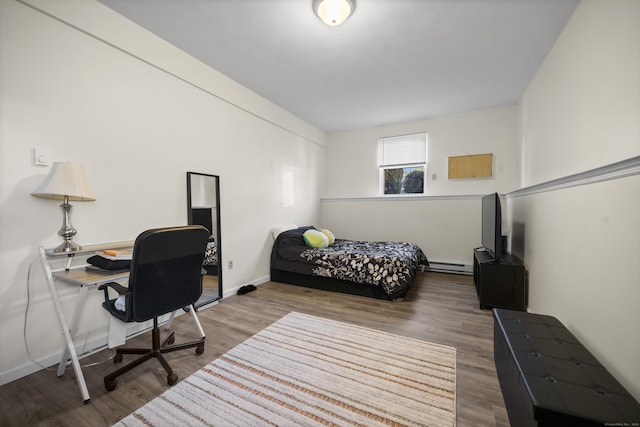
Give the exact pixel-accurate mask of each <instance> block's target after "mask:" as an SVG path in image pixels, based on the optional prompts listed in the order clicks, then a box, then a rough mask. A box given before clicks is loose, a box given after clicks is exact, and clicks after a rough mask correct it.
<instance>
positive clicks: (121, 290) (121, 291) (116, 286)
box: [98, 282, 129, 295]
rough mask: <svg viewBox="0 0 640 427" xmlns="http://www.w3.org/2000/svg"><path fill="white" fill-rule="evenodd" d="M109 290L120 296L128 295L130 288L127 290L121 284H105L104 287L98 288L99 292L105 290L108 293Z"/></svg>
mask: <svg viewBox="0 0 640 427" xmlns="http://www.w3.org/2000/svg"><path fill="white" fill-rule="evenodd" d="M108 288H111V289H113V290H115V291H116V292H117V293H118V295H126V294H128V293H129V288H127V287H126V286H122V285H121V284H120V283H116V282H109V283H103V284H102V285H100V286H98V290H99V291H102V290H104V291H105V292H107V290H108Z"/></svg>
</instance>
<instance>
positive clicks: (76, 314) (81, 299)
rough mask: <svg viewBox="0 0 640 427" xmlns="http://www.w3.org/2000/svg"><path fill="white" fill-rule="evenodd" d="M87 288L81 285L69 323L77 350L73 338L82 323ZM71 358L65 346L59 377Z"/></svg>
mask: <svg viewBox="0 0 640 427" xmlns="http://www.w3.org/2000/svg"><path fill="white" fill-rule="evenodd" d="M87 290H88V288H87V287H86V286H80V291H79V292H80V294H79V295H78V297H77V298H76V307H75V309H74V311H73V317H72V318H71V324H70V325H69V334H70V335H71V338H72V344H73V347H74V352H75V343H73V338H74V337H75V336H76V332H77V331H78V324H79V323H80V314H81V313H82V307H84V303H85V302H86V300H87ZM68 360H69V349H68V348H66V347H65V349H64V351H63V352H62V358H61V359H60V364H59V365H58V377H61V376H63V375H64V371H65V369H66V367H67V361H68Z"/></svg>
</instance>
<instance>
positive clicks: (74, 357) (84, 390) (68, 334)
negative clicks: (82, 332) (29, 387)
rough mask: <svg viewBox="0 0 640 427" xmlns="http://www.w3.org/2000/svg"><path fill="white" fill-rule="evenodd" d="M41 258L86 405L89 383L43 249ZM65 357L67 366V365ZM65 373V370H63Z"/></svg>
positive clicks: (88, 398) (88, 397)
mask: <svg viewBox="0 0 640 427" xmlns="http://www.w3.org/2000/svg"><path fill="white" fill-rule="evenodd" d="M40 256H41V258H42V266H43V267H44V270H45V274H46V276H47V282H49V291H50V292H51V298H52V299H53V303H54V305H55V307H56V312H57V314H58V320H59V321H60V326H61V327H62V333H63V334H64V339H65V343H66V349H65V350H64V352H65V353H66V352H68V354H69V357H71V364H72V365H73V371H74V373H75V374H76V381H77V382H78V387H80V393H81V394H82V400H83V401H84V403H88V402H89V400H90V399H91V397H90V396H89V390H87V383H86V382H85V380H84V375H83V373H82V368H81V366H80V361H79V360H78V355H77V354H76V348H75V345H74V344H73V339H72V334H71V330H70V329H69V326H68V324H67V319H66V317H65V315H64V310H63V308H62V304H61V302H60V297H59V296H58V290H57V289H56V285H55V283H54V281H53V276H52V274H51V268H50V267H49V263H48V262H47V257H46V254H45V252H44V249H43V248H40ZM66 359H67V358H66V357H65V364H66ZM59 371H60V367H58V372H59ZM62 372H63V373H64V369H62Z"/></svg>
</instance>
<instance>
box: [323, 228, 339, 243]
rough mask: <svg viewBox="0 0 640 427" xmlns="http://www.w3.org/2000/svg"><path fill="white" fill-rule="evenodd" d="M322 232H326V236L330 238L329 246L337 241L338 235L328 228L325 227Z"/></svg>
mask: <svg viewBox="0 0 640 427" xmlns="http://www.w3.org/2000/svg"><path fill="white" fill-rule="evenodd" d="M322 232H323V233H324V235H325V236H327V239H329V246H331V245H333V242H335V241H336V236H334V235H333V233H332V232H330V231H329V230H327V229H326V228H323V229H322Z"/></svg>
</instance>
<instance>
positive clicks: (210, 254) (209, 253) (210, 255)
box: [203, 238, 218, 276]
mask: <svg viewBox="0 0 640 427" xmlns="http://www.w3.org/2000/svg"><path fill="white" fill-rule="evenodd" d="M203 268H204V269H205V270H206V271H207V274H209V275H213V276H217V275H218V245H217V243H216V241H215V240H213V238H211V239H210V240H209V243H207V250H206V251H205V253H204V263H203Z"/></svg>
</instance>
